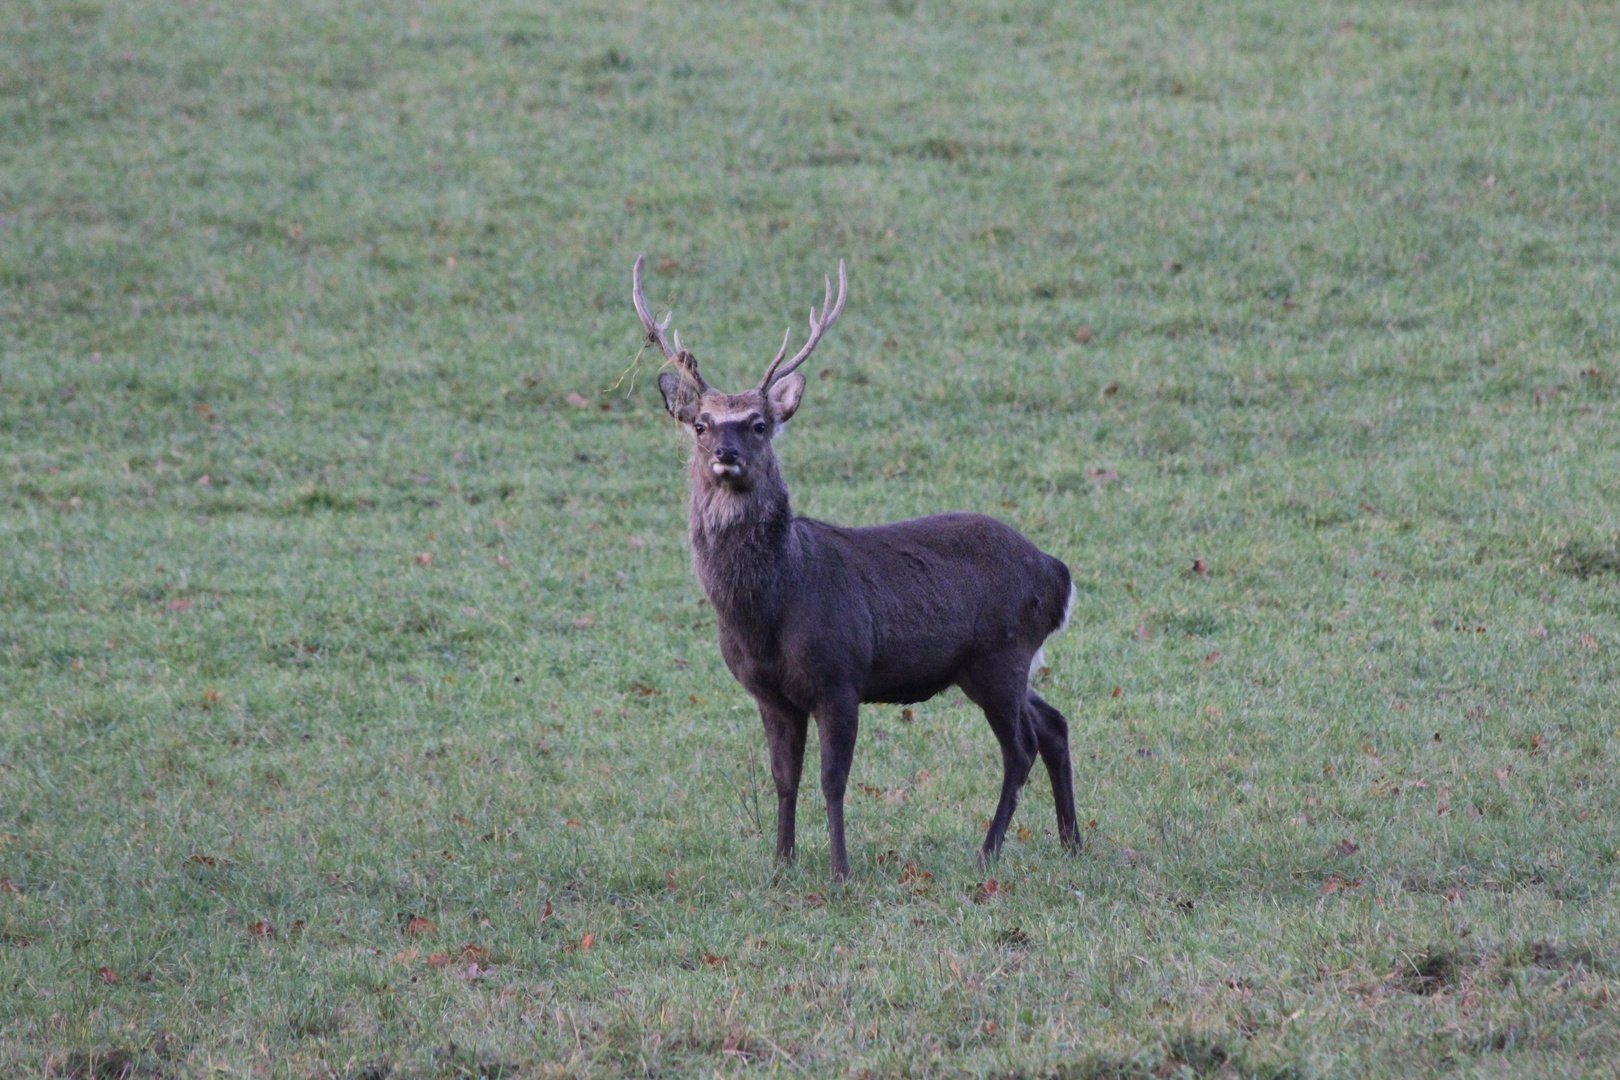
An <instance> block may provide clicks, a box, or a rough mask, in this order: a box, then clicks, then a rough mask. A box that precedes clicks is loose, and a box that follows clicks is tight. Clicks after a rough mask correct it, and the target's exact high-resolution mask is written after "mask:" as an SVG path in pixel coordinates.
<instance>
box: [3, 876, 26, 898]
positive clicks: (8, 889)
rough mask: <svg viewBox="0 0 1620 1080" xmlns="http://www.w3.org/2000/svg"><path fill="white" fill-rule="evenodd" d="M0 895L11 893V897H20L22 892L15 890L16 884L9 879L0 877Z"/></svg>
mask: <svg viewBox="0 0 1620 1080" xmlns="http://www.w3.org/2000/svg"><path fill="white" fill-rule="evenodd" d="M0 893H11V894H12V895H13V896H21V895H22V890H21V889H19V888H17V885H16V883H15V882H14V881H12V880H11V879H10V878H8V877H0Z"/></svg>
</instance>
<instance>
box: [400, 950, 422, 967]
mask: <svg viewBox="0 0 1620 1080" xmlns="http://www.w3.org/2000/svg"><path fill="white" fill-rule="evenodd" d="M421 955H422V954H421V953H420V952H418V951H417V949H416V946H414V945H413V946H411V947H410V948H409V949H401V950H400V951H399V952H397V953H395V954H394V963H396V964H409V963H411V962H412V961H414V960H416V959H417V958H418V957H420V956H421Z"/></svg>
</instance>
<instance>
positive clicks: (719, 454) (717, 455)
mask: <svg viewBox="0 0 1620 1080" xmlns="http://www.w3.org/2000/svg"><path fill="white" fill-rule="evenodd" d="M714 460H716V461H718V462H719V463H720V464H722V465H735V464H737V462H739V461H741V460H742V455H741V454H739V453H737V448H736V447H735V446H722V447H720V448H719V449H717V450H715V452H714Z"/></svg>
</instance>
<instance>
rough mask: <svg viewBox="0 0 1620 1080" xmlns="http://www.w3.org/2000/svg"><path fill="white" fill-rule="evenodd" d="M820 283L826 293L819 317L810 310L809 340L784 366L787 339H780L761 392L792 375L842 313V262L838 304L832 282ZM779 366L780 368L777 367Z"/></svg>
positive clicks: (845, 280)
mask: <svg viewBox="0 0 1620 1080" xmlns="http://www.w3.org/2000/svg"><path fill="white" fill-rule="evenodd" d="M822 281H823V282H824V283H825V284H826V286H827V292H826V295H825V296H824V297H823V298H822V301H821V317H820V318H817V317H816V309H815V308H814V307H811V309H810V340H808V341H806V342H805V343H804V348H802V349H800V350H799V351H798V353H797V354H796V355H795V356H794V357H793V359H791V360H789V361H788V362H787V363H786V364H782V353H785V352H787V339H786V338H783V339H782V352H780V353H777V354H776V359H775V360H773V361H771V366H770V367H769V368H767V369H766V370H765V377H764V378H763V379H761V380H760V382H759V388H760V389H761V390H768V389H770V386H771V384H772V383H773V382H776V381H777V380H778V379H782V378H785V377H786V376H788V375H790V374H792V373H793V371H794V369H795V368H797V367H798V366H799V365H800V364H802V363H804V362H805V360H807V359H808V358H809V356H810V354H811V353H812V352H814V351H815V348H816V345H817V344H819V343H820V341H821V337H822V335H823V334H825V333H826V332H827V330H828V328H829V327H831V326H832V324H833V323H835V322H837V321H838V316H840V315H842V314H843V313H844V298H845V297H846V296H847V295H848V294H849V275H848V274H847V273H846V272H845V270H844V260H843V259H839V260H838V302H837V303H836V304H834V303H833V298H832V281H831V280H830V279H828V278H823V279H822ZM829 307H830V308H831V310H830V311H829V310H828V308H829ZM789 333H791V331H789ZM779 364H780V365H781V366H780V367H778V365H779Z"/></svg>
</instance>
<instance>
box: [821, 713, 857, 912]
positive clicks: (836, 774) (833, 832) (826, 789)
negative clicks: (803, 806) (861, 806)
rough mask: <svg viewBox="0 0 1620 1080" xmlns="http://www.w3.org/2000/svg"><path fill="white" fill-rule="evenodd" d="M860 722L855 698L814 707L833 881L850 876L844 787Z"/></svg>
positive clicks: (853, 753) (852, 761)
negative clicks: (845, 835)
mask: <svg viewBox="0 0 1620 1080" xmlns="http://www.w3.org/2000/svg"><path fill="white" fill-rule="evenodd" d="M859 726H860V704H859V703H858V702H857V701H855V700H853V699H852V700H850V701H847V702H840V703H839V704H836V705H831V706H823V707H822V708H820V709H818V710H817V711H816V734H817V735H818V736H819V738H820V740H821V793H822V795H824V796H825V797H826V799H827V840H828V846H829V847H830V848H831V853H832V876H833V879H834V880H835V881H843V880H844V879H846V878H848V877H849V851H848V849H846V848H845V846H844V789H845V788H846V787H848V786H849V770H850V766H851V764H853V763H854V761H855V733H856V731H857V730H858V728H859Z"/></svg>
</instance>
